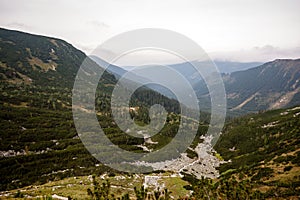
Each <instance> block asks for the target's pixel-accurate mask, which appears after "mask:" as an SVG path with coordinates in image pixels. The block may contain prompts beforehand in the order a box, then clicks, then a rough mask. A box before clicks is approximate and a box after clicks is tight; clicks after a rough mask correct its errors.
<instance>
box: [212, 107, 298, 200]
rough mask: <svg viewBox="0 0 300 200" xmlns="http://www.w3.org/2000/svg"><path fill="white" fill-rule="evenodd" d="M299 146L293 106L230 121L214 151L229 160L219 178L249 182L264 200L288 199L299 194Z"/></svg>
mask: <svg viewBox="0 0 300 200" xmlns="http://www.w3.org/2000/svg"><path fill="white" fill-rule="evenodd" d="M299 144H300V107H293V108H290V109H281V110H273V111H268V112H264V113H260V114H252V115H248V116H245V117H241V118H236V119H234V120H231V121H230V122H229V123H228V124H227V125H226V127H225V129H224V132H223V134H222V135H221V137H220V139H219V141H218V143H217V144H216V146H215V149H216V150H217V151H218V152H219V153H220V154H221V155H222V157H223V158H224V159H225V160H231V162H229V163H226V164H223V165H221V167H220V172H221V173H223V175H226V176H230V175H231V174H233V175H235V176H237V177H239V179H241V178H246V179H247V178H248V179H250V180H251V183H252V184H253V185H255V187H256V188H257V189H258V190H260V191H262V192H263V193H265V198H271V197H272V198H274V197H277V198H279V197H281V198H282V199H290V198H288V197H291V196H294V197H295V196H298V197H299V195H300V146H299ZM239 174H243V176H238V175H239ZM291 199H292V198H291Z"/></svg>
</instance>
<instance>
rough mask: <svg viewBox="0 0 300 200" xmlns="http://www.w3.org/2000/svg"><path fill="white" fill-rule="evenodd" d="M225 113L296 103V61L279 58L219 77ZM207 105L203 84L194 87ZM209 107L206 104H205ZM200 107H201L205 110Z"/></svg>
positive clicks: (299, 92)
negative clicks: (225, 98)
mask: <svg viewBox="0 0 300 200" xmlns="http://www.w3.org/2000/svg"><path fill="white" fill-rule="evenodd" d="M223 81H224V85H225V90H226V95H227V108H228V113H229V114H233V115H236V114H243V113H248V112H257V111H260V110H269V109H278V108H285V107H290V106H294V105H298V104H299V103H300V59H297V60H290V59H285V60H283V59H281V60H274V61H272V62H268V63H265V64H263V65H261V66H258V67H254V68H251V69H248V70H245V71H238V72H233V73H231V74H223ZM194 88H195V90H196V91H197V94H198V96H199V99H203V100H202V101H203V102H205V100H206V101H207V102H209V94H208V90H207V88H206V86H205V83H204V81H201V80H200V81H199V82H198V83H197V84H195V86H194ZM205 106H206V107H209V104H207V103H206V104H205ZM205 106H204V107H205Z"/></svg>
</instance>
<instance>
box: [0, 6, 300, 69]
mask: <svg viewBox="0 0 300 200" xmlns="http://www.w3.org/2000/svg"><path fill="white" fill-rule="evenodd" d="M299 8H300V1H299V0H263V1H262V0H205V1H203V0H107V1H104V0H88V1H83V0H81V1H79V0H26V1H25V0H1V1H0V26H1V27H3V28H8V29H16V30H21V31H25V32H30V33H35V34H40V35H46V36H52V37H57V38H61V39H64V40H66V41H67V42H69V43H71V44H73V45H74V46H75V47H77V48H79V49H80V50H82V51H84V52H85V53H87V54H90V53H91V52H93V50H94V49H95V48H96V47H97V46H98V45H99V44H101V43H102V42H104V41H106V40H107V39H109V38H111V37H112V36H114V35H117V34H120V33H122V32H125V31H130V30H133V29H138V28H164V29H169V30H173V31H176V32H178V33H181V34H183V35H185V36H187V37H189V38H191V39H192V40H194V41H195V42H197V43H198V44H199V45H200V46H201V47H202V48H203V49H204V50H205V51H206V52H207V53H208V55H209V56H210V57H211V58H213V59H217V60H228V61H240V62H252V61H253V62H254V61H260V62H266V61H270V60H274V59H276V58H299V57H300V12H299ZM170 62H171V61H170ZM137 63H138V61H135V59H134V57H132V58H131V59H130V58H129V59H127V60H126V61H124V63H123V64H124V65H130V64H133V65H134V64H137Z"/></svg>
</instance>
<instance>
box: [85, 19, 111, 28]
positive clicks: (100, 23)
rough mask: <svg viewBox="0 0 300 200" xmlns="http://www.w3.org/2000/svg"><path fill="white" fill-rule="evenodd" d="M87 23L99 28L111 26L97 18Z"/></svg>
mask: <svg viewBox="0 0 300 200" xmlns="http://www.w3.org/2000/svg"><path fill="white" fill-rule="evenodd" d="M87 24H88V25H90V26H93V27H95V28H97V29H103V28H105V29H106V28H110V26H109V25H107V24H106V23H104V22H100V21H97V20H92V21H88V22H87Z"/></svg>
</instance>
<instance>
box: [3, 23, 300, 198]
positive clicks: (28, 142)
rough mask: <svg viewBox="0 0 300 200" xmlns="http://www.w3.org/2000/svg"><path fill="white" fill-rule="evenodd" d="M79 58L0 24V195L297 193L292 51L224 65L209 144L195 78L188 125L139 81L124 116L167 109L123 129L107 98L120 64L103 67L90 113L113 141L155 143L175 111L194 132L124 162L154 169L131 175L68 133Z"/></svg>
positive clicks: (165, 136)
mask: <svg viewBox="0 0 300 200" xmlns="http://www.w3.org/2000/svg"><path fill="white" fill-rule="evenodd" d="M86 58H87V56H86V55H85V54H84V53H83V52H81V51H80V50H78V49H76V48H74V47H73V46H72V45H71V44H69V43H67V42H65V41H63V40H60V39H57V38H50V37H45V36H37V35H31V34H27V33H23V32H19V31H12V30H7V29H0V111H1V112H0V119H1V120H0V127H1V130H0V144H1V145H0V166H1V167H0V179H1V184H0V198H1V199H13V198H27V199H63V200H65V199H97V197H96V194H98V193H99V192H100V191H102V190H107V191H109V192H107V193H105V194H107V199H117V198H120V199H147V197H146V196H147V195H146V196H145V194H148V195H149V196H151V195H152V197H151V198H153V199H155V198H156V196H155V194H156V195H160V199H165V200H166V199H197V200H198V199H207V198H211V199H238V198H239V199H297V198H298V197H299V196H300V160H299V156H300V146H299V145H300V120H299V119H300V108H299V105H300V95H299V94H300V81H299V80H300V60H299V59H296V60H288V59H287V60H284V59H280V60H274V61H271V62H268V63H265V64H261V63H258V64H259V66H257V67H254V66H253V63H252V64H251V65H250V64H249V65H248V64H247V65H245V68H247V69H246V70H244V71H234V72H233V71H232V69H233V68H234V66H233V68H226V70H229V71H230V72H231V73H230V74H223V75H222V77H223V80H224V84H225V89H226V93H227V101H228V113H229V114H228V117H227V119H226V123H225V126H224V128H223V130H222V133H221V136H220V138H219V140H218V141H217V143H216V145H215V146H214V147H212V146H211V139H212V138H211V137H209V136H206V135H205V134H206V132H207V130H208V128H209V127H210V126H211V125H210V124H209V122H210V117H211V116H210V113H209V112H205V111H207V110H209V104H210V100H209V94H208V93H207V88H206V87H205V85H203V82H201V80H197V81H196V82H195V83H194V85H193V87H194V89H195V90H196V91H197V95H198V97H199V100H200V102H202V103H203V101H204V102H208V107H205V106H206V105H204V104H202V105H201V106H202V107H203V106H204V107H205V108H204V109H203V110H204V111H202V110H201V114H200V120H199V122H198V121H197V124H198V127H197V129H196V128H195V127H194V126H193V124H195V122H194V121H192V119H189V118H186V116H183V115H181V114H180V109H181V108H185V109H188V108H186V107H185V105H182V104H180V102H178V100H176V99H172V98H170V97H168V95H166V94H164V93H159V91H157V90H154V89H153V88H152V89H151V87H142V88H139V89H138V90H137V91H136V92H135V93H134V95H133V96H132V99H131V101H130V105H129V113H130V118H131V119H133V118H134V121H135V123H137V124H139V125H141V126H142V127H143V126H145V125H147V124H149V122H150V121H151V120H150V116H149V108H150V107H151V106H152V105H154V104H156V103H160V104H162V105H163V106H164V107H165V109H166V110H167V117H166V122H165V124H164V126H163V127H162V129H161V130H160V131H159V133H157V134H155V135H154V136H151V137H149V136H145V137H144V138H143V137H141V138H137V137H133V136H132V135H130V134H128V133H129V132H137V134H139V133H140V134H149V133H148V132H147V129H146V128H145V129H142V130H135V129H132V130H127V131H128V132H127V131H126V132H125V133H124V132H123V131H122V130H121V129H120V127H118V125H117V124H116V123H115V122H114V119H113V115H112V111H111V110H112V108H111V106H110V102H111V94H112V91H113V89H114V87H115V85H116V84H117V81H118V78H120V77H118V76H117V75H116V73H124V71H120V70H119V69H118V68H117V66H114V67H113V68H111V69H108V70H107V71H105V72H104V74H103V76H102V78H101V79H100V81H99V85H98V88H97V92H96V99H95V107H96V117H97V119H98V121H99V124H100V126H101V127H102V128H103V130H104V132H105V135H106V136H107V137H108V138H109V139H110V140H111V142H112V143H113V144H114V145H117V146H118V147H120V148H122V149H124V150H126V151H131V152H135V153H147V152H151V151H156V150H159V149H162V148H163V147H164V146H166V145H168V144H169V143H170V142H171V141H172V140H173V139H174V137H175V135H176V133H177V131H178V127H179V124H180V122H181V121H182V120H183V119H184V120H185V121H186V122H188V123H187V127H189V128H190V129H191V130H195V131H196V133H197V134H196V136H195V138H193V143H192V144H191V145H190V147H189V148H188V149H187V150H186V151H185V152H184V153H181V154H180V157H178V158H174V159H172V160H164V161H162V162H156V163H150V162H149V163H148V162H144V163H139V162H137V163H131V164H134V165H135V166H139V165H146V166H149V167H152V168H153V169H154V171H153V172H151V173H144V174H138V173H137V174H135V173H129V172H121V171H117V170H115V169H113V168H110V167H108V166H106V165H103V164H102V163H101V162H99V161H98V160H97V159H96V158H95V157H93V156H92V155H91V154H90V152H89V151H88V150H87V149H86V147H85V146H84V145H83V143H82V141H81V140H80V137H79V136H78V134H77V131H76V128H75V124H74V118H73V117H74V116H73V113H72V88H73V85H74V79H75V76H76V73H77V71H78V69H79V68H80V64H81V63H82V62H83V60H84V59H86ZM92 60H93V59H91V60H90V61H91V62H93V61H92ZM94 64H95V65H96V63H94ZM224 65H225V64H224ZM96 66H98V67H101V65H100V66H99V65H96ZM249 66H251V68H250V69H249V68H248V67H249ZM177 67H178V66H177ZM226 67H227V65H226ZM100 69H101V70H104V69H102V68H100ZM119 76H121V74H119ZM139 78H142V77H139ZM207 99H208V100H207ZM78 108H81V107H78ZM76 109H77V108H76ZM81 109H82V112H86V111H88V110H84V108H81ZM117 109H118V111H120V112H125V111H127V108H126V107H124V108H123V107H120V108H117ZM189 111H190V112H193V110H189ZM124 121H126V119H125V118H124ZM87 123H88V122H87ZM179 142H180V141H179ZM107 181H108V182H107ZM158 187H159V189H158ZM146 188H147V190H146ZM158 190H161V191H160V192H159V191H158ZM169 192H171V193H170V194H169ZM143 195H144V196H143ZM156 199H158V198H156Z"/></svg>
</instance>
